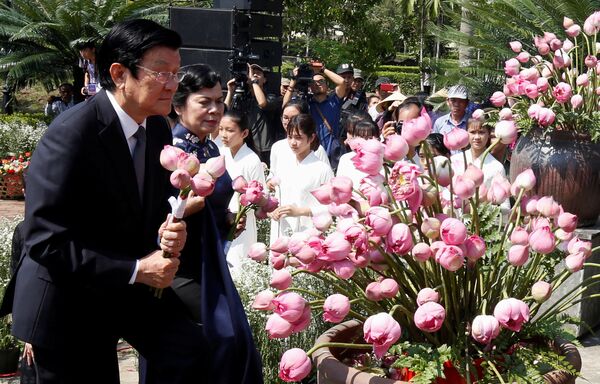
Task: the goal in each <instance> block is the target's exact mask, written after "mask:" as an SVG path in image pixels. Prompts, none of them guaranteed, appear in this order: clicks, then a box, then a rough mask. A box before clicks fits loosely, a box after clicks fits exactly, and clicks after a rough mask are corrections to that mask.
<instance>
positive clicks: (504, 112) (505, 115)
mask: <svg viewBox="0 0 600 384" xmlns="http://www.w3.org/2000/svg"><path fill="white" fill-rule="evenodd" d="M530 85H533V84H530ZM534 87H535V89H536V91H537V86H535V85H534ZM498 118H499V119H500V120H512V119H513V113H512V110H511V109H510V108H502V109H501V110H500V112H499V113H498Z"/></svg>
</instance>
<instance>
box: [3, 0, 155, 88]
mask: <svg viewBox="0 0 600 384" xmlns="http://www.w3.org/2000/svg"><path fill="white" fill-rule="evenodd" d="M165 11H166V4H165V2H164V1H156V0H136V1H127V0H66V1H65V0H60V1H58V0H12V1H9V2H6V3H4V2H3V3H2V4H1V5H0V76H2V78H4V79H5V80H6V83H7V85H9V86H10V87H11V88H12V89H13V90H14V89H19V88H21V87H24V86H26V85H31V84H33V83H41V84H43V86H44V87H45V88H46V90H50V89H53V88H55V87H56V86H57V85H58V84H60V83H62V82H65V81H74V82H75V83H76V85H77V83H78V82H79V83H81V81H82V78H83V75H82V72H81V69H80V68H79V66H78V61H79V53H78V51H77V48H76V46H77V44H78V43H81V42H85V41H90V40H96V41H99V40H101V39H102V37H103V36H104V35H105V34H106V33H107V32H108V30H109V29H110V28H111V27H112V25H114V24H115V23H117V22H119V21H122V20H125V19H130V18H138V17H145V18H153V19H155V20H161V19H162V20H163V21H164V20H166V12H165ZM76 89H78V88H76Z"/></svg>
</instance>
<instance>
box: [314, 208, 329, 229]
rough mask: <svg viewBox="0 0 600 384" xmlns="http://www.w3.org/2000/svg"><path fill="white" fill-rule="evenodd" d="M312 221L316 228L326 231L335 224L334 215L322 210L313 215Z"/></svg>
mask: <svg viewBox="0 0 600 384" xmlns="http://www.w3.org/2000/svg"><path fill="white" fill-rule="evenodd" d="M312 222H313V225H314V226H315V228H317V229H318V230H319V231H321V232H325V231H327V229H329V227H330V226H331V224H333V217H331V215H330V214H329V213H328V212H321V213H319V214H317V215H315V216H313V217H312Z"/></svg>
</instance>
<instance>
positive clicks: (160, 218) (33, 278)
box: [3, 20, 204, 384]
mask: <svg viewBox="0 0 600 384" xmlns="http://www.w3.org/2000/svg"><path fill="white" fill-rule="evenodd" d="M180 46H181V39H180V37H179V35H178V34H177V33H176V32H174V31H171V30H169V29H166V28H164V27H162V26H160V25H158V24H156V23H154V22H152V21H149V20H131V21H127V22H124V23H120V24H118V25H116V26H115V27H114V28H113V29H112V30H111V31H110V32H109V33H108V35H107V36H106V38H105V40H104V42H103V44H102V46H101V47H100V49H99V52H98V59H97V65H98V70H99V76H100V83H101V85H102V88H103V90H102V91H101V92H99V93H98V94H97V95H96V96H94V97H92V98H90V99H88V100H87V101H86V102H85V103H81V104H79V105H77V106H75V107H73V108H72V109H70V110H68V111H66V112H65V113H62V114H61V115H60V116H59V117H57V118H56V119H55V120H54V122H53V123H52V124H51V125H50V127H49V128H48V131H47V133H46V134H45V136H44V137H43V138H42V140H41V141H40V143H39V144H38V147H37V149H36V151H35V153H34V155H33V158H32V161H31V166H30V168H29V171H28V177H27V182H28V186H27V187H28V188H27V198H26V209H25V228H24V234H25V249H26V252H25V256H24V257H23V258H22V260H21V262H20V264H19V266H18V271H17V274H16V279H15V281H14V284H15V285H14V296H11V298H12V297H14V301H13V305H12V310H13V334H14V335H15V336H17V337H18V338H19V339H21V340H24V341H27V342H29V343H31V344H32V345H33V350H34V352H35V359H36V364H37V368H38V376H39V383H44V384H45V383H86V384H87V383H102V384H112V383H118V382H119V376H118V364H117V356H116V343H117V340H118V339H119V338H120V337H123V338H125V339H126V340H127V341H129V342H130V343H131V344H132V345H133V346H134V347H135V348H136V349H137V350H138V351H139V352H140V353H142V354H143V355H144V357H146V358H147V359H148V360H149V361H153V362H154V364H153V366H155V367H156V369H157V372H155V374H154V376H155V377H156V378H157V380H158V381H157V382H160V383H191V382H195V383H199V382H201V378H200V379H199V376H196V375H198V374H199V373H198V372H199V371H200V370H201V365H202V358H201V357H202V354H203V353H204V351H202V350H201V348H202V347H201V346H198V345H191V344H190V342H189V340H194V339H196V340H197V337H196V338H193V337H189V336H190V335H191V333H192V332H198V328H199V327H198V326H197V325H195V324H193V323H192V322H191V321H190V320H188V317H187V314H186V313H185V312H184V309H183V307H182V306H181V305H180V304H179V303H178V302H177V299H176V297H175V295H174V294H173V293H172V291H171V289H170V288H168V287H169V285H170V284H171V282H172V280H173V277H174V274H175V272H176V270H177V267H178V264H179V260H178V259H177V256H178V255H179V253H180V251H181V249H182V248H183V245H184V244H185V239H186V231H185V224H184V223H182V222H181V223H171V224H168V223H167V222H166V221H165V219H166V217H167V214H168V203H167V198H168V196H169V195H170V192H171V187H170V184H169V173H168V172H167V171H166V170H165V169H163V168H162V167H161V165H160V162H159V155H160V151H161V149H162V148H163V146H164V145H166V144H170V143H171V133H170V130H169V128H168V125H167V123H166V121H165V119H164V118H163V117H162V116H159V115H163V116H164V115H166V114H168V113H169V111H170V109H171V98H172V96H173V94H174V93H175V91H176V89H177V84H178V70H179V66H180V56H179V47H180ZM159 243H160V248H162V250H160V249H159ZM163 251H166V252H169V253H171V254H172V255H173V256H175V257H174V258H164V257H163V255H162V252H163ZM151 287H152V288H165V290H164V293H163V297H162V299H158V298H155V297H154V295H153V292H151ZM8 300H10V299H8ZM7 306H8V307H10V303H7V300H6V299H5V303H4V304H3V307H7Z"/></svg>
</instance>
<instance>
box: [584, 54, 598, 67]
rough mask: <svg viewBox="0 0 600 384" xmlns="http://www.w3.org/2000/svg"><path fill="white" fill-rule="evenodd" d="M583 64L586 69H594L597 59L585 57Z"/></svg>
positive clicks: (589, 56) (590, 56)
mask: <svg viewBox="0 0 600 384" xmlns="http://www.w3.org/2000/svg"><path fill="white" fill-rule="evenodd" d="M584 62H585V66H586V67H588V68H595V67H596V64H598V58H597V57H596V56H592V55H587V56H586V57H585V61H584Z"/></svg>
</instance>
